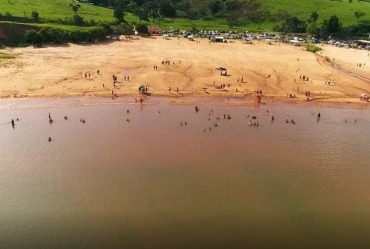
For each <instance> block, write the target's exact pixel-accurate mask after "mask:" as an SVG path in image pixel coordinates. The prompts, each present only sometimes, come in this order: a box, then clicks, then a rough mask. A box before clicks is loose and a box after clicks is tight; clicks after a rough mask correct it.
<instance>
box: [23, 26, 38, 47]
mask: <svg viewBox="0 0 370 249" xmlns="http://www.w3.org/2000/svg"><path fill="white" fill-rule="evenodd" d="M24 37H25V38H26V40H27V42H29V43H32V44H34V43H40V42H41V36H40V34H39V33H37V31H36V30H34V29H30V30H27V31H26V32H25V34H24Z"/></svg>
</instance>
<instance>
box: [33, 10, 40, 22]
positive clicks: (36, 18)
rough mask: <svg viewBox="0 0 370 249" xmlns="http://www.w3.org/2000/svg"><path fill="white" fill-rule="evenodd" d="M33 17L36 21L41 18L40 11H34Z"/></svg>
mask: <svg viewBox="0 0 370 249" xmlns="http://www.w3.org/2000/svg"><path fill="white" fill-rule="evenodd" d="M32 19H33V20H34V21H35V22H38V21H39V20H40V18H39V13H37V12H36V11H32Z"/></svg>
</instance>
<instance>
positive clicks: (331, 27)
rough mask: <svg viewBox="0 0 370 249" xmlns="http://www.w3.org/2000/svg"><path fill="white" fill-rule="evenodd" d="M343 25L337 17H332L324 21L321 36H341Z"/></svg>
mask: <svg viewBox="0 0 370 249" xmlns="http://www.w3.org/2000/svg"><path fill="white" fill-rule="evenodd" d="M341 28H342V24H341V23H340V22H339V18H338V17H337V16H335V15H334V16H331V17H330V19H329V20H324V22H323V24H322V27H321V36H322V37H325V38H326V37H328V36H329V35H331V34H339V32H340V30H341Z"/></svg>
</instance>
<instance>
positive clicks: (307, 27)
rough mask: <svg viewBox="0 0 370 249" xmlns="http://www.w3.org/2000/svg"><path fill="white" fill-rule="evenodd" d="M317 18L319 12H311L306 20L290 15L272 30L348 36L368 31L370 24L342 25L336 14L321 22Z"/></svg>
mask: <svg viewBox="0 0 370 249" xmlns="http://www.w3.org/2000/svg"><path fill="white" fill-rule="evenodd" d="M318 18H319V14H318V13H317V12H312V13H311V15H310V18H309V19H308V20H307V21H304V20H300V19H298V18H297V17H294V16H290V17H288V18H287V19H286V20H285V21H284V22H283V23H282V25H278V26H275V27H274V28H273V30H274V31H278V32H283V33H308V34H310V35H314V36H316V37H321V38H328V37H329V36H335V37H338V38H348V37H355V36H361V35H363V34H366V33H369V32H370V24H363V23H360V24H357V25H351V26H346V27H344V26H343V25H342V23H341V22H340V20H339V18H338V17H337V16H336V15H333V16H331V17H330V18H329V19H324V21H323V22H322V23H321V24H319V23H318V22H317V20H318Z"/></svg>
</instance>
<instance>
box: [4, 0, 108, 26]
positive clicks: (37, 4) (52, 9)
mask: <svg viewBox="0 0 370 249" xmlns="http://www.w3.org/2000/svg"><path fill="white" fill-rule="evenodd" d="M70 3H71V1H70V0H9V1H8V0H1V1H0V12H1V13H2V14H3V15H4V14H5V12H9V13H11V14H12V15H13V16H19V17H28V18H31V17H32V16H31V13H32V11H36V12H38V13H39V15H40V18H47V19H59V18H61V19H64V18H65V17H72V16H73V15H74V12H73V11H72V9H71V8H70V7H69V4H70ZM77 14H78V15H80V16H82V17H83V18H84V19H85V20H90V19H93V20H95V21H103V22H105V21H106V22H112V21H114V18H113V10H110V9H108V8H101V7H97V6H92V5H90V4H83V3H81V8H80V9H79V10H78V12H77Z"/></svg>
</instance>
